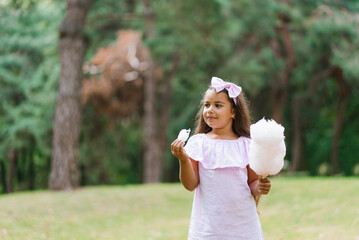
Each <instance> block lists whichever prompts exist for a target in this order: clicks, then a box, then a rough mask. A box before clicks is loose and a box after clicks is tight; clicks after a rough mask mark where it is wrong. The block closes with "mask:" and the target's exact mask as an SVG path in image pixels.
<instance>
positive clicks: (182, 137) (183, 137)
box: [177, 128, 191, 142]
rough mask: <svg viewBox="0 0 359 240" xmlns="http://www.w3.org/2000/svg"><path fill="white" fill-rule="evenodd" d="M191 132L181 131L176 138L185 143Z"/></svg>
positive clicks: (187, 130)
mask: <svg viewBox="0 0 359 240" xmlns="http://www.w3.org/2000/svg"><path fill="white" fill-rule="evenodd" d="M190 132H191V129H190V128H189V129H182V130H181V131H180V132H179V134H178V137H177V139H180V140H182V141H184V142H185V141H187V139H188V137H189V134H190Z"/></svg>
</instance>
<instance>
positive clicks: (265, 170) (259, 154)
mask: <svg viewBox="0 0 359 240" xmlns="http://www.w3.org/2000/svg"><path fill="white" fill-rule="evenodd" d="M250 134H251V139H252V141H251V144H250V146H249V152H248V157H249V166H250V167H251V169H253V171H254V172H255V173H257V174H258V175H260V176H261V178H262V179H263V178H266V177H267V176H268V175H276V174H277V173H279V172H280V170H281V169H282V168H283V165H284V156H285V152H286V148H285V143H284V127H282V126H281V125H279V124H278V123H276V122H275V121H274V120H268V121H267V120H265V119H262V120H259V121H258V122H257V123H255V124H252V125H251V127H250Z"/></svg>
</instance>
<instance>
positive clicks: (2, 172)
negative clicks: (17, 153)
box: [0, 160, 7, 193]
mask: <svg viewBox="0 0 359 240" xmlns="http://www.w3.org/2000/svg"><path fill="white" fill-rule="evenodd" d="M0 176H1V179H0V180H1V188H2V192H3V193H6V189H7V184H6V168H5V163H4V161H2V160H0Z"/></svg>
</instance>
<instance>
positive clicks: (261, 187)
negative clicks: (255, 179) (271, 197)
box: [258, 178, 272, 194]
mask: <svg viewBox="0 0 359 240" xmlns="http://www.w3.org/2000/svg"><path fill="white" fill-rule="evenodd" d="M271 186H272V185H271V183H270V180H269V179H268V178H263V179H262V178H260V179H259V183H258V191H259V193H260V194H268V193H269V191H270V188H271Z"/></svg>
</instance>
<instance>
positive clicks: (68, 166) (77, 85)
mask: <svg viewBox="0 0 359 240" xmlns="http://www.w3.org/2000/svg"><path fill="white" fill-rule="evenodd" d="M0 16H1V24H0V44H1V47H0V183H1V184H0V192H2V193H6V192H13V191H22V190H34V189H45V188H50V189H53V190H62V189H71V188H76V187H78V186H85V185H100V184H129V183H151V182H175V181H178V161H177V160H176V159H175V158H174V157H173V156H172V155H171V153H170V143H171V142H172V141H173V140H174V139H175V138H176V137H177V134H178V132H179V130H181V129H182V128H191V129H194V124H195V122H194V119H195V115H196V113H197V111H198V109H199V104H200V101H201V98H202V93H203V92H204V91H205V90H206V89H207V87H208V85H209V82H210V79H211V77H212V76H218V77H220V78H222V79H224V80H225V81H231V82H234V83H237V84H239V85H240V86H242V88H243V89H244V92H245V94H246V95H247V98H248V100H249V102H250V107H251V110H252V121H253V122H256V121H258V120H259V119H261V118H263V117H266V118H273V119H275V120H276V121H277V122H279V123H281V124H282V125H283V126H284V127H285V129H286V130H285V135H286V145H287V155H286V163H287V164H286V168H285V169H284V170H283V173H285V174H307V175H313V176H315V175H347V176H351V175H359V148H358V145H359V139H358V133H359V111H358V108H359V97H358V94H359V1H357V0H303V1H293V0H277V1H275V0H265V1H263V0H242V1H235V0H197V1H179V0H175V1H167V0H153V1H150V0H142V1H140V0H122V1H119V0H101V1H95V0H67V1H63V0H0Z"/></svg>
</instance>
